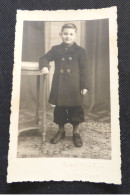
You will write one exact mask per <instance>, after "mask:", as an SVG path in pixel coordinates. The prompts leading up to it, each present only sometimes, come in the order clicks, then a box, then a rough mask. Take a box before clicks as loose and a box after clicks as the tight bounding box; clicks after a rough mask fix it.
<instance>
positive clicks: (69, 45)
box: [63, 42, 75, 47]
mask: <svg viewBox="0 0 130 195" xmlns="http://www.w3.org/2000/svg"><path fill="white" fill-rule="evenodd" d="M74 43H75V42H73V43H71V44H67V43H65V42H63V45H64V46H65V47H71V46H72V45H74Z"/></svg>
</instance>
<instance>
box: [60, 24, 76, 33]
mask: <svg viewBox="0 0 130 195" xmlns="http://www.w3.org/2000/svg"><path fill="white" fill-rule="evenodd" d="M65 28H72V29H75V32H77V27H76V25H75V24H73V23H66V24H64V25H63V26H62V28H61V32H63V30H64V29H65Z"/></svg>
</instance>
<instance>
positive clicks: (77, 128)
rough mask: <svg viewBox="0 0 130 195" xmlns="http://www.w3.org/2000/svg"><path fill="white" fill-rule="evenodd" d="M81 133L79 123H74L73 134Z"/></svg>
mask: <svg viewBox="0 0 130 195" xmlns="http://www.w3.org/2000/svg"><path fill="white" fill-rule="evenodd" d="M76 133H79V125H73V134H76Z"/></svg>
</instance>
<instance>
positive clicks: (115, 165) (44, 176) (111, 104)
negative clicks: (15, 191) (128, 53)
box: [8, 7, 121, 184]
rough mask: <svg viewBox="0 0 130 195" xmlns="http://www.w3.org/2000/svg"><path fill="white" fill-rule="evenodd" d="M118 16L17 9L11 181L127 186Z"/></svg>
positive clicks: (99, 12) (112, 12) (107, 11)
mask: <svg viewBox="0 0 130 195" xmlns="http://www.w3.org/2000/svg"><path fill="white" fill-rule="evenodd" d="M116 13H117V10H116V7H111V8H104V9H98V10H77V11H75V10H66V11H65V10H57V11H22V10H18V11H17V22H16V34H15V48H14V62H15V63H14V70H13V83H12V85H13V91H12V103H11V105H12V107H11V118H10V121H11V123H10V146H9V160H8V162H9V166H8V182H14V181H50V180H55V181H61V180H64V181H74V180H81V181H93V182H106V183H115V184H120V182H121V172H120V164H121V161H120V127H119V102H118V100H119V96H118V87H119V86H118V49H117V20H116V19H117V15H116ZM113 169H114V172H113V171H112V170H113ZM16 171H17V175H16V173H14V172H16ZM57 171H58V172H57Z"/></svg>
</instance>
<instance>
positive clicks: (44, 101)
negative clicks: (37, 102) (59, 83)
mask: <svg viewBox="0 0 130 195" xmlns="http://www.w3.org/2000/svg"><path fill="white" fill-rule="evenodd" d="M42 100H43V102H42V138H43V142H45V137H46V76H43V98H42Z"/></svg>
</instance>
